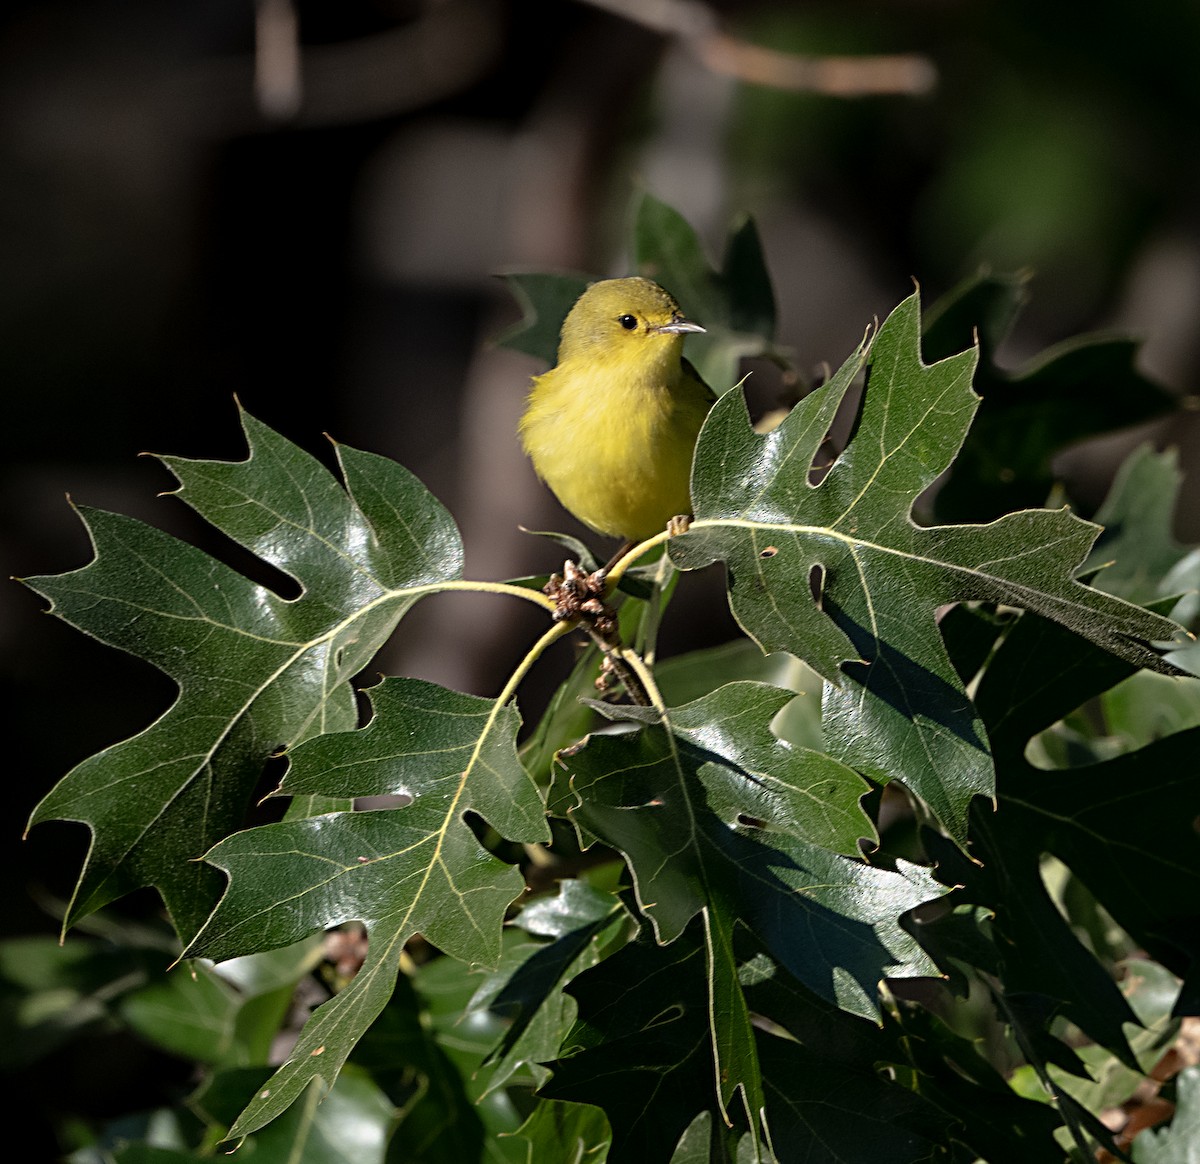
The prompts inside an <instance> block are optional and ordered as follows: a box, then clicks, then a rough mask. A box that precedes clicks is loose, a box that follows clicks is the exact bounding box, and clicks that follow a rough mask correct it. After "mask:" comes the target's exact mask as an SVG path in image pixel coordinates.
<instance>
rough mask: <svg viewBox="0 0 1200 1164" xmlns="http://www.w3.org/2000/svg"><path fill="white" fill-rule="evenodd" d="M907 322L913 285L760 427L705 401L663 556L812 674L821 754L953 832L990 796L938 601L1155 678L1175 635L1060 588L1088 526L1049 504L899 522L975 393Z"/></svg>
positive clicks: (741, 411) (955, 361)
mask: <svg viewBox="0 0 1200 1164" xmlns="http://www.w3.org/2000/svg"><path fill="white" fill-rule="evenodd" d="M919 332H920V313H919V307H918V302H917V298H916V296H913V297H912V298H910V299H908V300H907V301H905V303H903V304H901V305H900V306H899V307H898V308H897V309H896V310H895V311H894V312H893V313H892V315H891V316H890V317H889V318H888V320H887V321H886V322H885V324H884V325H883V327H882V328H881V329H880V331H879V334H878V335H877V336H876V338H875V340H874V342H873V343H871V344H870V345H869V346H867V345H864V346H863V347H862V348H861V349H860V350H859V351H858V352H857V353H856V354H855V355H854V356H852V357H851V359H850V360H849V361H848V362H847V363H846V364H845V365H844V366H843V368H842V369H841V370H840V371H839V372H838V373H837V374H836V375H835V376H834V377H833V378H832V379H831V380H830V381H829V382H827V383H826V384H825V385H823V386H822V387H821V388H819V389H817V390H816V391H815V392H813V393H811V394H810V395H809V396H808V397H806V398H805V399H804V400H803V401H801V403H800V404H799V405H798V406H797V407H796V408H795V409H793V411H792V412H791V414H790V415H789V416H788V418H787V419H786V420H785V421H784V422H783V424H781V425H780V426H779V427H778V428H777V429H775V430H774V431H773V432H771V433H767V434H764V435H760V434H758V433H755V432H754V431H753V430H752V429H751V428H750V425H749V420H748V417H747V414H746V407H745V403H744V400H743V399H742V398H741V396H740V395H739V394H738V393H729V394H727V395H726V396H725V397H723V398H722V399H721V400H719V401H718V402H717V404H716V405H715V406H714V408H713V412H712V414H711V415H710V416H709V419H708V421H707V422H706V424H705V426H704V429H703V430H702V432H701V434H700V441H699V444H698V447H697V455H696V466H695V470H694V473H693V480H692V496H693V501H694V503H695V509H696V520H695V521H694V522H693V523H692V526H691V530H690V531H689V532H688V533H687V534H685V535H684V536H682V537H678V538H674V539H672V541H671V557H672V559H673V560H674V561H675V563H676V564H677V565H679V566H681V567H682V568H685V569H693V568H696V567H699V566H703V565H707V564H708V563H710V562H713V561H717V560H723V561H725V562H726V564H727V568H728V571H729V594H730V605H731V607H732V609H733V612H734V614H735V615H736V617H737V619H738V621H739V622H740V623H741V625H742V626H743V627H744V628H745V629H746V630H747V631H748V633H750V634H751V635H752V636H753V637H754V638H755V639H756V640H757V641H758V642H759V644H760V645H761V646H762V647H763V648H764V650H787V651H790V652H791V653H793V654H795V655H798V656H799V657H800V658H802V659H803V660H804V661H805V662H807V663H808V664H810V665H811V666H812V667H813V668H814V669H816V670H817V671H818V672H820V673H821V674H822V675H823V676H824V677H825V678H826V679H827V680H829V681H830V684H831V686H830V688H829V689H828V690H827V691H826V693H825V700H824V719H825V727H826V738H827V739H828V740H829V741H830V747H831V749H832V750H834V751H835V754H836V755H837V757H838V758H839V759H841V760H843V761H844V762H846V763H848V764H850V765H852V766H853V767H856V768H858V769H859V770H861V771H863V772H865V773H867V774H869V775H870V776H872V777H874V778H875V779H877V780H879V781H881V782H886V781H888V780H890V779H892V778H896V777H899V778H903V779H904V780H905V781H906V782H907V783H908V784H909V786H910V787H911V788H913V789H914V791H916V792H917V794H918V795H919V796H921V798H922V799H923V800H925V801H926V803H927V804H928V805H929V806H930V807H931V808H932V809H933V811H934V812H935V813H936V814H937V816H938V818H939V819H940V820H941V821H942V822H943V824H944V825H945V826H946V827H947V828H948V829H949V830H950V832H951V833H952V835H953V836H955V837H956V838H957V839H959V840H960V842H961V841H962V840H963V839H964V838H965V835H966V814H967V807H968V805H969V803H970V801H971V799H972V797H974V796H976V795H979V794H984V795H990V793H991V790H992V786H993V785H992V782H993V776H992V762H991V757H990V755H989V753H988V742H987V737H986V734H985V733H984V731H983V726H982V724H981V723H980V721H979V719H978V716H977V715H976V714H975V711H974V709H973V707H972V705H971V701H970V700H969V699H968V698H967V697H966V694H965V692H964V690H963V686H962V682H961V680H960V679H959V677H958V676H957V674H956V673H955V670H954V668H953V666H952V665H951V663H950V660H949V659H948V657H947V654H946V649H945V646H944V644H943V642H942V639H941V636H940V634H939V633H938V627H937V622H936V618H935V612H936V610H937V609H938V608H939V607H942V606H945V605H948V604H950V603H954V602H961V601H968V600H981V601H989V602H1003V603H1006V604H1010V605H1016V606H1021V607H1024V608H1026V609H1031V610H1036V611H1038V612H1039V613H1042V614H1044V615H1046V616H1047V617H1050V618H1054V619H1057V620H1059V621H1062V622H1063V623H1065V624H1066V625H1068V626H1070V627H1072V628H1073V629H1075V630H1076V631H1077V632H1078V633H1080V634H1083V635H1085V636H1087V637H1089V638H1091V639H1092V640H1094V641H1096V642H1098V643H1100V644H1101V645H1102V646H1104V647H1105V649H1107V650H1110V651H1114V652H1116V653H1118V654H1121V655H1123V656H1124V657H1127V658H1129V659H1131V660H1132V661H1134V662H1136V663H1137V664H1138V665H1140V666H1149V667H1154V668H1157V669H1161V670H1165V671H1170V670H1171V668H1170V667H1169V665H1168V664H1166V663H1164V662H1163V660H1162V658H1161V656H1160V655H1159V653H1158V652H1157V651H1156V650H1154V649H1153V648H1152V647H1151V646H1150V645H1149V644H1150V642H1151V641H1153V640H1156V639H1166V638H1170V637H1172V636H1173V635H1174V634H1175V633H1176V631H1177V630H1178V628H1177V627H1176V626H1175V624H1173V623H1171V622H1170V621H1169V620H1166V619H1163V618H1161V617H1159V616H1155V615H1151V614H1149V613H1147V612H1146V611H1144V610H1141V609H1140V608H1137V607H1134V606H1132V605H1130V604H1128V603H1125V602H1121V601H1119V600H1116V599H1114V598H1112V597H1110V596H1109V595H1106V594H1103V593H1101V592H1100V591H1096V590H1093V589H1091V588H1089V587H1087V586H1084V585H1082V584H1080V583H1079V582H1077V581H1075V579H1074V577H1073V572H1074V571H1075V569H1076V568H1077V567H1078V566H1079V563H1080V562H1081V561H1082V560H1083V558H1084V556H1085V555H1086V553H1087V551H1088V549H1089V547H1090V546H1091V544H1092V541H1093V540H1094V538H1095V535H1096V533H1097V529H1096V527H1095V526H1093V525H1090V524H1088V523H1087V522H1083V521H1080V520H1078V519H1077V518H1075V517H1074V516H1072V515H1071V514H1069V513H1067V512H1066V511H1055V512H1049V511H1025V512H1021V513H1014V514H1010V515H1008V516H1007V517H1005V518H1002V519H1001V520H999V521H996V522H993V523H992V524H991V525H988V526H934V527H918V526H917V525H915V524H914V522H913V521H912V518H911V508H912V505H913V503H914V502H915V500H916V499H917V497H918V496H919V495H920V494H921V492H922V491H923V490H924V489H926V488H927V487H928V486H929V485H930V484H932V482H933V481H934V479H935V478H936V477H937V476H938V475H939V474H940V473H941V472H943V471H944V470H945V468H946V467H947V466H948V465H949V464H950V462H951V461H952V459H953V457H954V455H955V453H956V452H957V451H958V448H959V446H960V444H961V442H962V440H963V436H964V434H965V432H966V429H967V426H968V424H969V423H970V420H971V416H972V415H973V413H974V409H975V405H976V402H977V397H976V396H975V395H974V393H973V392H972V391H971V387H970V378H971V373H972V371H973V368H974V365H975V355H974V353H973V352H967V353H963V354H962V355H959V356H955V357H951V358H949V359H946V360H943V361H941V362H940V363H938V364H935V365H933V366H926V365H924V364H923V363H922V362H921V360H920V353H919ZM868 367H869V370H870V380H869V385H868V388H867V390H866V393H865V398H864V403H863V408H862V413H861V416H860V418H859V423H858V428H857V431H856V433H855V435H854V436H853V438H852V439H851V440H850V442H849V444H848V446H847V447H846V449H845V450H844V451H843V452H842V454H841V455H840V456H839V457H838V458H837V460H836V461H835V462H834V464H833V465H832V467H831V468H830V469H829V470H828V472H827V473H826V475H825V476H824V477H823V478H822V479H821V481H820V483H819V484H817V485H813V484H812V483H811V481H810V468H811V466H812V465H813V463H814V460H815V459H816V457H817V455H818V451H819V450H820V448H821V446H822V444H823V442H824V440H825V437H826V434H827V432H828V430H829V427H830V425H831V423H832V421H833V417H834V414H835V412H836V411H837V409H838V406H839V405H840V403H841V400H842V397H843V395H844V394H845V392H846V391H847V390H848V389H849V388H850V386H851V385H852V383H853V382H854V381H855V379H856V377H857V375H858V373H859V372H860V371H862V370H864V369H866V368H868ZM918 604H919V608H920V609H921V613H920V614H918V613H917V610H918Z"/></svg>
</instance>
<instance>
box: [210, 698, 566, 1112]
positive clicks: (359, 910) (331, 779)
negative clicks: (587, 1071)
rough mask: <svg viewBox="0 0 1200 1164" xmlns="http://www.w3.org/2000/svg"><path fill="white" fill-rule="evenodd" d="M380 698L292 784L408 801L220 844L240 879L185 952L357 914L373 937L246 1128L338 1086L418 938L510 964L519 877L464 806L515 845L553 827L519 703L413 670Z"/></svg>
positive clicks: (299, 931)
mask: <svg viewBox="0 0 1200 1164" xmlns="http://www.w3.org/2000/svg"><path fill="white" fill-rule="evenodd" d="M372 699H373V702H374V704H375V708H376V713H375V716H374V717H373V719H372V720H371V722H370V723H369V724H368V725H367V726H366V727H364V728H362V729H360V730H358V731H355V732H344V733H334V734H329V735H325V736H321V737H318V738H316V739H313V740H310V741H308V742H307V743H305V744H303V745H301V746H299V747H297V748H296V750H295V751H294V752H293V753H291V761H292V766H291V768H290V770H289V772H288V775H287V777H286V779H285V785H286V786H288V787H293V788H296V789H298V790H300V791H303V792H312V791H317V792H329V791H331V790H334V791H336V794H338V795H375V794H380V793H404V794H406V795H407V796H409V797H411V798H412V802H411V803H410V804H409V805H407V806H406V807H404V808H399V809H391V810H384V811H377V812H363V813H332V814H330V815H327V816H322V817H316V818H312V819H309V820H299V821H288V822H283V823H280V824H275V825H265V826H262V827H260V828H257V829H251V830H248V831H246V832H243V833H238V834H235V835H234V836H232V837H230V838H228V839H227V840H226V841H224V842H222V843H221V844H219V845H217V846H216V847H215V848H214V849H213V850H212V851H211V852H210V853H209V854H208V860H209V861H211V862H213V863H214V864H216V865H218V866H219V867H220V868H222V869H224V870H225V871H226V872H227V873H228V874H229V877H230V883H229V889H228V891H227V892H226V894H225V896H224V897H223V898H222V900H221V903H220V905H219V906H218V907H217V909H216V910H215V911H214V913H213V915H212V918H211V919H210V921H209V923H208V924H207V925H206V926H205V927H204V929H203V930H202V932H201V934H200V935H199V937H198V938H197V940H196V942H195V943H194V944H193V946H192V947H191V948H190V949H189V951H188V953H189V954H191V955H197V954H200V955H206V956H209V957H217V958H220V957H225V956H228V955H230V954H233V953H242V952H245V951H247V950H255V949H269V948H271V947H274V946H279V945H283V944H285V943H287V942H291V941H295V940H296V939H297V938H299V937H301V936H303V935H304V934H306V933H310V932H312V931H314V930H319V929H323V928H326V927H329V926H333V925H337V924H340V923H342V922H345V921H350V920H358V921H361V922H363V923H364V924H365V925H366V926H367V929H368V933H369V935H370V946H369V952H368V956H367V961H366V963H365V965H364V966H363V968H362V970H361V971H360V972H359V973H358V975H357V976H356V977H355V978H354V979H353V981H352V982H351V983H350V985H349V986H348V987H346V989H345V990H343V991H342V992H341V993H340V994H338V995H337V996H336V997H335V998H334V999H332V1000H331V1001H330V1002H328V1003H326V1004H325V1006H323V1007H321V1008H320V1009H319V1010H318V1011H317V1012H316V1014H315V1015H314V1016H313V1017H312V1018H311V1019H310V1020H309V1023H308V1025H307V1026H306V1027H305V1030H304V1033H303V1034H302V1036H301V1038H300V1041H299V1043H298V1044H297V1047H296V1049H295V1051H294V1052H293V1054H292V1057H291V1058H290V1059H289V1061H288V1062H287V1063H286V1064H285V1065H284V1066H283V1067H282V1068H280V1071H279V1073H278V1074H277V1075H276V1077H275V1078H274V1079H273V1080H272V1081H271V1084H270V1086H269V1087H268V1088H266V1089H265V1094H264V1093H260V1095H259V1096H258V1097H257V1098H256V1100H255V1102H254V1104H253V1105H252V1106H251V1108H250V1109H248V1110H247V1112H246V1113H245V1115H244V1117H243V1118H242V1120H240V1121H239V1124H238V1126H237V1127H236V1129H235V1132H236V1133H238V1134H242V1133H244V1132H246V1131H249V1130H253V1129H254V1128H256V1127H260V1126H262V1124H263V1123H265V1122H266V1121H267V1120H270V1119H272V1118H274V1116H275V1115H276V1114H278V1113H279V1112H280V1111H283V1110H284V1109H285V1108H286V1107H287V1106H288V1104H290V1103H291V1102H293V1101H294V1100H295V1099H296V1098H297V1097H298V1096H299V1095H300V1094H301V1092H303V1091H304V1090H305V1089H306V1088H307V1086H308V1084H309V1083H310V1081H312V1080H315V1079H319V1080H321V1081H323V1082H324V1084H325V1085H326V1086H328V1084H329V1082H330V1081H331V1080H332V1078H333V1077H334V1074H335V1073H336V1072H337V1070H338V1068H339V1067H340V1065H341V1063H342V1062H344V1061H345V1058H346V1056H347V1055H348V1054H349V1052H350V1049H351V1048H352V1047H353V1045H354V1043H355V1042H356V1041H357V1039H358V1038H359V1037H361V1035H362V1034H363V1032H364V1031H365V1030H366V1028H367V1026H369V1024H370V1023H371V1021H372V1020H373V1019H374V1018H375V1016H376V1015H377V1014H378V1013H379V1012H380V1010H381V1009H382V1008H383V1006H384V1004H385V1003H386V1002H387V1000H388V998H389V997H390V996H391V994H392V990H393V986H394V983H395V978H396V972H397V968H398V965H399V957H400V952H401V951H402V949H403V947H404V943H405V942H406V941H407V940H408V939H409V938H410V937H412V936H413V934H415V933H417V932H420V933H422V934H424V936H425V937H426V938H428V939H429V941H431V942H433V943H434V944H435V945H437V946H438V947H439V948H440V949H442V950H444V951H445V952H446V953H448V954H452V955H454V956H455V957H456V958H460V959H462V960H464V961H467V962H478V963H484V964H491V965H494V964H495V963H496V961H497V960H498V959H499V956H500V930H501V925H502V923H503V920H504V914H505V911H506V909H507V907H508V905H509V903H510V902H512V901H513V899H514V898H516V897H517V895H518V894H519V893H520V892H521V890H522V888H523V881H522V879H521V876H520V874H519V873H518V872H517V870H516V869H514V868H513V867H511V866H509V865H505V864H504V863H503V862H501V861H499V860H498V859H497V858H495V857H493V856H491V855H490V854H489V853H487V852H486V851H485V850H483V849H482V848H481V847H480V845H479V842H478V841H477V840H476V838H475V835H474V833H473V832H472V831H471V829H470V827H469V825H468V824H467V823H466V821H465V820H464V819H463V814H464V813H465V812H467V811H468V810H471V811H475V812H478V813H479V814H480V815H481V816H483V817H484V819H486V820H488V821H489V822H490V823H491V824H493V825H494V826H495V827H496V828H497V829H499V830H500V831H501V833H502V834H503V835H505V836H506V837H507V838H509V839H511V840H518V841H531V842H532V841H538V840H544V839H546V838H548V836H549V831H548V829H547V827H546V822H545V817H544V814H543V811H542V807H541V800H540V797H539V795H538V792H537V790H536V788H535V787H534V785H533V783H532V781H530V779H529V777H528V776H527V774H526V773H525V771H524V769H523V768H522V767H521V765H520V762H519V761H518V759H517V755H516V744H515V739H516V732H517V729H518V727H519V725H520V720H519V717H518V716H517V713H516V710H515V708H513V707H512V706H509V705H501V704H500V703H499V702H497V701H495V700H493V701H488V700H485V699H480V698H477V697H475V696H469V695H460V694H459V693H457V692H453V691H448V690H446V689H444V688H440V687H437V686H436V685H434V684H431V683H426V682H424V681H421V680H416V679H390V680H384V682H383V683H381V684H380V685H379V686H378V687H376V688H374V689H373V690H372Z"/></svg>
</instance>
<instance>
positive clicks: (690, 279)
mask: <svg viewBox="0 0 1200 1164" xmlns="http://www.w3.org/2000/svg"><path fill="white" fill-rule="evenodd" d="M633 236H634V265H635V266H636V268H637V271H638V273H639V274H641V275H644V276H646V277H647V278H649V279H653V280H655V282H657V283H661V284H662V285H663V286H664V287H666V289H667V290H668V291H670V292H671V294H672V295H673V296H675V298H676V300H677V301H678V303H679V306H680V307H681V308H682V309H683V313H684V314H685V315H686V316H687V317H688V318H689V319H693V320H695V321H696V322H697V323H701V324H703V325H704V327H705V329H706V331H705V334H703V335H698V336H693V337H691V340H690V342H689V345H688V352H689V355H690V356H691V358H692V360H693V362H694V363H695V364H696V367H697V368H698V370H699V371H700V374H701V376H702V377H703V378H704V379H705V380H706V381H707V382H708V383H709V384H711V385H712V386H713V388H714V389H715V390H716V391H717V392H718V393H720V392H723V391H724V390H725V389H726V388H728V387H729V386H730V385H731V384H733V383H734V381H735V380H737V378H738V362H739V360H740V359H741V358H742V357H743V356H769V357H770V358H772V359H776V360H780V361H781V362H782V356H781V354H780V353H779V351H778V350H777V349H776V348H775V347H774V344H773V342H772V340H773V337H774V334H775V294H774V292H773V290H772V289H771V279H770V275H769V274H768V273H767V266H766V261H765V259H764V258H763V253H762V245H761V243H760V241H759V237H758V230H757V228H756V227H755V226H754V223H753V221H751V220H750V219H743V220H742V221H740V222H739V223H737V224H736V225H735V227H734V229H733V231H732V232H731V233H730V236H729V239H728V241H727V243H726V249H725V254H724V256H723V260H722V263H721V267H720V269H719V270H717V269H714V268H713V267H712V265H711V263H710V262H709V260H708V257H707V255H706V254H705V253H704V247H703V245H702V244H701V242H700V239H699V237H698V236H697V234H696V232H695V230H693V229H692V227H691V225H690V224H689V223H688V222H687V220H686V219H685V218H684V217H683V216H682V215H681V214H680V213H679V212H678V211H677V210H674V209H673V208H672V207H670V206H668V205H667V204H666V203H665V202H660V201H658V199H656V198H653V197H651V196H650V195H649V194H643V195H641V197H640V198H639V200H638V202H637V205H636V207H635V211H634V227H633Z"/></svg>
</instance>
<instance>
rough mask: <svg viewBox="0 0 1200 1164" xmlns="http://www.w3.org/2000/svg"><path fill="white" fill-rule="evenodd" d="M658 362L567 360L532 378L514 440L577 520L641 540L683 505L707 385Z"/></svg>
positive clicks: (674, 350)
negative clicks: (518, 434) (519, 429)
mask: <svg viewBox="0 0 1200 1164" xmlns="http://www.w3.org/2000/svg"><path fill="white" fill-rule="evenodd" d="M662 355H663V357H664V358H660V359H646V358H645V354H644V353H641V354H640V358H638V359H636V360H630V359H625V360H622V359H607V360H606V359H603V358H596V354H595V353H589V356H588V357H587V358H582V359H578V360H568V361H565V362H562V363H560V364H559V365H558V366H557V367H555V368H552V369H551V370H550V371H549V372H547V373H546V374H545V375H543V376H538V377H536V378H535V379H534V382H533V390H532V391H531V393H530V396H529V404H528V408H527V410H526V412H525V415H524V417H523V418H522V420H521V441H522V444H523V445H524V448H525V451H526V453H527V454H528V455H529V457H530V459H531V460H532V462H533V465H534V468H535V469H536V471H537V474H538V476H539V477H541V478H542V480H544V481H545V482H546V484H547V485H549V486H550V488H551V489H552V490H553V492H554V494H555V495H556V496H557V497H558V499H559V501H560V502H561V503H562V504H563V506H564V507H565V508H567V509H568V510H570V511H571V512H572V513H573V514H575V516H576V517H578V518H579V519H580V520H581V521H582V522H584V524H585V525H588V526H590V527H591V528H592V529H594V530H596V531H598V532H599V533H603V534H608V535H610V536H613V537H621V538H630V539H638V540H640V539H642V538H647V537H651V536H653V535H654V534H656V533H659V532H661V531H662V529H663V528H664V527H665V526H666V524H667V522H668V521H669V520H670V519H671V518H672V517H674V516H675V515H676V514H680V513H687V512H689V511H690V508H691V503H690V499H689V494H688V484H689V476H690V473H691V464H692V453H693V450H694V449H695V444H696V436H697V434H698V433H699V431H700V426H701V424H702V423H703V422H704V417H705V415H706V414H707V412H708V408H709V402H710V396H709V393H708V390H707V389H706V388H705V386H704V385H703V384H702V383H701V382H700V381H699V380H696V379H694V378H693V377H691V376H689V375H687V374H686V373H684V372H683V370H682V368H681V365H680V359H679V344H678V343H672V344H669V345H664V350H663V353H662Z"/></svg>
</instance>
